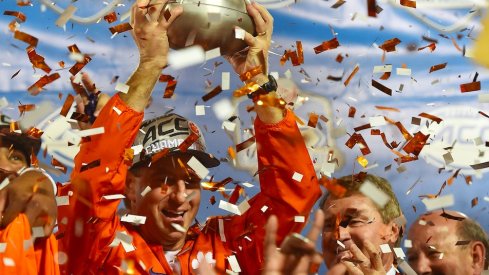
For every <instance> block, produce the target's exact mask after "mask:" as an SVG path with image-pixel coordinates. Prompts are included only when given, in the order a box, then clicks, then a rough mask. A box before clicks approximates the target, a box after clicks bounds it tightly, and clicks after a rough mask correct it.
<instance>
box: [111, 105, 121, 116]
mask: <svg viewBox="0 0 489 275" xmlns="http://www.w3.org/2000/svg"><path fill="white" fill-rule="evenodd" d="M112 110H114V112H116V114H117V115H120V114H122V111H121V110H119V109H118V108H117V107H115V106H114V107H112Z"/></svg>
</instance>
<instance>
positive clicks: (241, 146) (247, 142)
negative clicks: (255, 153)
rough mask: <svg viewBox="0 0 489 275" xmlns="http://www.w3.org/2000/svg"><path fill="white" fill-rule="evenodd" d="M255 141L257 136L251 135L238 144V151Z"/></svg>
mask: <svg viewBox="0 0 489 275" xmlns="http://www.w3.org/2000/svg"><path fill="white" fill-rule="evenodd" d="M254 143H255V137H254V136H253V137H250V138H249V139H247V140H245V141H243V142H241V143H240V144H236V152H241V151H242V150H244V149H246V148H248V147H250V146H251V145H253V144H254Z"/></svg>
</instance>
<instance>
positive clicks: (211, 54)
mask: <svg viewBox="0 0 489 275" xmlns="http://www.w3.org/2000/svg"><path fill="white" fill-rule="evenodd" d="M219 56H221V48H215V49H212V50H208V51H206V52H205V61H208V60H211V59H214V58H217V57H219Z"/></svg>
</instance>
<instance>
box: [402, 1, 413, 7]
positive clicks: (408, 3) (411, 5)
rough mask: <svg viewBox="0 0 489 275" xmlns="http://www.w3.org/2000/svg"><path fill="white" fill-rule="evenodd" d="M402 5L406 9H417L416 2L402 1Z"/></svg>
mask: <svg viewBox="0 0 489 275" xmlns="http://www.w3.org/2000/svg"><path fill="white" fill-rule="evenodd" d="M400 4H401V5H402V6H405V7H409V8H416V1H414V0H401V3H400Z"/></svg>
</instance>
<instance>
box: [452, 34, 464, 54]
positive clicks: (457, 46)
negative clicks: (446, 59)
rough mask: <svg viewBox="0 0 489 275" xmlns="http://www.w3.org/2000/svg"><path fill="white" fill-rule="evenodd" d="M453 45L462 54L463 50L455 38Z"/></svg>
mask: <svg viewBox="0 0 489 275" xmlns="http://www.w3.org/2000/svg"><path fill="white" fill-rule="evenodd" d="M452 44H453V46H454V47H455V49H457V50H458V51H459V52H462V51H463V50H462V49H461V48H460V46H459V45H458V44H457V41H455V38H453V37H452Z"/></svg>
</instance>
